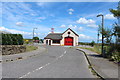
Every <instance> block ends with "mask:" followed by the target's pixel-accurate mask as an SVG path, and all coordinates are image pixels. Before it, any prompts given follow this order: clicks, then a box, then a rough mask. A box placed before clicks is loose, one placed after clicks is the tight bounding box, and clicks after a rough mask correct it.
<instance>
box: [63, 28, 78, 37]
mask: <svg viewBox="0 0 120 80" xmlns="http://www.w3.org/2000/svg"><path fill="white" fill-rule="evenodd" d="M68 30H71V31H72V32H73V33H74V34H75V35H77V36H79V35H78V34H77V33H75V32H74V31H73V30H72V29H70V28H68V29H67V30H66V31H68ZM66 31H65V32H66ZM65 32H63V34H64V33H65Z"/></svg>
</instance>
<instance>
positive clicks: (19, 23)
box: [16, 22, 24, 26]
mask: <svg viewBox="0 0 120 80" xmlns="http://www.w3.org/2000/svg"><path fill="white" fill-rule="evenodd" d="M16 25H17V26H24V24H23V22H16Z"/></svg>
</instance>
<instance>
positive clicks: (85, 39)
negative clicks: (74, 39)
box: [79, 34, 94, 41]
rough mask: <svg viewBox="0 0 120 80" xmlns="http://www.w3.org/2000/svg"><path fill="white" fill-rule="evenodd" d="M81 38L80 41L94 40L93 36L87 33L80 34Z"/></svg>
mask: <svg viewBox="0 0 120 80" xmlns="http://www.w3.org/2000/svg"><path fill="white" fill-rule="evenodd" d="M79 39H80V41H87V40H90V41H92V40H94V38H93V37H90V36H87V35H84V34H79Z"/></svg>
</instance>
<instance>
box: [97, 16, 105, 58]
mask: <svg viewBox="0 0 120 80" xmlns="http://www.w3.org/2000/svg"><path fill="white" fill-rule="evenodd" d="M100 16H102V47H101V54H102V56H103V57H104V56H105V55H104V36H103V28H104V16H103V15H102V14H99V15H97V17H100Z"/></svg>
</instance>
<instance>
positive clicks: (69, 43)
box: [64, 37, 73, 46]
mask: <svg viewBox="0 0 120 80" xmlns="http://www.w3.org/2000/svg"><path fill="white" fill-rule="evenodd" d="M64 45H66V46H73V38H72V37H65V41H64Z"/></svg>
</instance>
